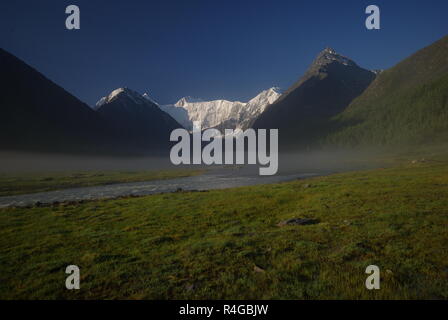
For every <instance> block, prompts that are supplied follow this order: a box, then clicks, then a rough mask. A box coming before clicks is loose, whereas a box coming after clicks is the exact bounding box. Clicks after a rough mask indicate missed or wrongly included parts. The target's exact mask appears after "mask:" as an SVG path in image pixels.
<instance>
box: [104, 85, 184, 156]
mask: <svg viewBox="0 0 448 320" xmlns="http://www.w3.org/2000/svg"><path fill="white" fill-rule="evenodd" d="M96 108H97V112H98V113H99V114H100V115H101V117H102V118H103V119H104V120H106V121H107V122H108V123H109V124H110V125H111V126H113V127H114V128H115V129H116V130H118V131H119V132H120V135H121V136H122V137H123V138H124V139H126V141H128V143H129V147H131V148H134V149H139V150H142V151H143V152H145V150H146V151H147V152H149V151H156V150H157V151H166V150H168V148H169V146H170V145H171V143H170V134H171V131H173V130H174V129H177V128H182V126H181V125H180V124H179V123H178V122H177V121H176V120H174V119H173V118H172V117H171V116H170V115H168V114H167V113H166V112H164V111H162V110H161V109H160V108H159V107H158V106H157V105H156V104H155V103H153V102H152V101H150V100H148V99H146V98H144V97H143V96H142V95H140V94H139V93H137V92H135V91H133V90H131V89H128V88H119V89H116V90H114V91H113V92H112V93H111V94H110V95H109V96H107V97H104V98H102V99H101V100H100V101H99V102H98V103H97V107H96Z"/></svg>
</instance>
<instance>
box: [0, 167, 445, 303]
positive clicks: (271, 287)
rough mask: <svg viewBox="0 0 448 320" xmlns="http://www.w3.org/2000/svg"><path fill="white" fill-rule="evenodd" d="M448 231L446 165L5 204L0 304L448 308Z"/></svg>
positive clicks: (0, 226)
mask: <svg viewBox="0 0 448 320" xmlns="http://www.w3.org/2000/svg"><path fill="white" fill-rule="evenodd" d="M290 218H312V219H315V220H316V221H317V222H318V223H316V224H312V225H291V226H289V225H287V226H282V227H280V226H278V223H279V222H281V221H284V220H287V219H290ZM447 226H448V162H446V161H425V162H416V163H413V164H411V163H407V164H402V165H398V166H395V167H393V168H387V169H375V170H370V171H359V172H350V173H342V174H334V175H330V176H325V177H317V178H310V179H305V180H295V181H293V182H287V183H280V184H271V185H260V186H251V187H242V188H235V189H228V190H215V191H208V192H178V193H170V194H158V195H152V196H145V197H140V198H125V199H116V200H107V201H91V202H85V203H80V204H74V203H66V204H58V205H54V206H49V207H33V208H8V209H1V210H0V232H1V235H2V236H1V238H0V270H1V272H0V298H1V299H13V298H20V299H35V298H36V299H103V298H107V299H117V298H125V299H329V298H330V299H447V298H448V257H447V245H448V227H447ZM71 264H75V265H77V266H79V268H80V270H81V289H80V290H73V291H69V290H67V289H65V279H66V277H67V275H66V274H65V268H66V266H68V265H71ZM371 264H374V265H377V266H378V267H379V268H380V270H381V289H379V290H371V291H370V290H367V289H366V287H365V284H364V283H365V280H366V277H367V276H368V275H367V274H365V269H366V267H367V266H368V265H371Z"/></svg>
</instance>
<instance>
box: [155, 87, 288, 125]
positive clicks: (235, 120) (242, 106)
mask: <svg viewBox="0 0 448 320" xmlns="http://www.w3.org/2000/svg"><path fill="white" fill-rule="evenodd" d="M281 93H282V92H281V90H280V89H279V88H278V87H272V88H270V89H267V90H264V91H262V92H260V93H259V94H258V95H257V96H255V97H254V98H252V99H251V100H249V101H248V102H240V101H229V100H223V99H220V100H211V101H203V100H202V99H196V98H192V97H184V98H182V99H180V100H179V101H177V102H176V103H175V104H174V105H165V106H160V108H161V109H162V110H163V111H165V112H167V113H168V114H170V115H171V116H172V117H173V118H174V119H176V120H177V121H178V122H179V123H181V124H182V125H183V126H184V127H185V128H187V129H189V130H191V129H192V124H193V122H194V121H199V122H200V123H201V127H202V129H206V128H220V129H224V128H226V129H242V130H244V129H247V128H249V127H250V125H251V124H252V123H253V121H254V120H255V118H256V117H257V116H258V115H259V114H261V113H262V112H263V111H264V109H265V108H266V107H267V106H268V105H270V104H272V103H274V102H275V100H277V99H278V98H279V97H280V95H281Z"/></svg>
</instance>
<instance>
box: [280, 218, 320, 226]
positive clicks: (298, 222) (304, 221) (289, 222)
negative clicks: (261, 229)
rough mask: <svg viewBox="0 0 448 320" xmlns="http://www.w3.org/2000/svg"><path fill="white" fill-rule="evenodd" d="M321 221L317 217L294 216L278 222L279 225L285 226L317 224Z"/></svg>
mask: <svg viewBox="0 0 448 320" xmlns="http://www.w3.org/2000/svg"><path fill="white" fill-rule="evenodd" d="M317 223H319V220H317V219H310V218H292V219H288V220H285V221H281V222H279V223H278V224H277V226H279V227H284V226H305V225H310V224H317Z"/></svg>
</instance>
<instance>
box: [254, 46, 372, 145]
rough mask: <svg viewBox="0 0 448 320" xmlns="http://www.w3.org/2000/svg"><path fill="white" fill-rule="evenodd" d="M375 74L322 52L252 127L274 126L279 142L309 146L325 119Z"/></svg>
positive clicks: (342, 57)
mask: <svg viewBox="0 0 448 320" xmlns="http://www.w3.org/2000/svg"><path fill="white" fill-rule="evenodd" d="M374 78H375V74H374V73H373V72H371V71H368V70H365V69H363V68H360V67H359V66H358V65H357V64H356V63H355V62H353V61H352V60H350V59H348V58H346V57H344V56H341V55H339V54H337V53H336V52H335V51H334V50H333V49H329V48H327V49H325V50H324V51H322V52H321V53H320V54H319V55H318V56H317V58H316V59H315V61H314V62H313V64H312V65H311V66H310V68H309V69H308V71H307V72H306V73H305V75H304V76H303V77H302V78H301V79H300V80H299V81H298V82H297V83H295V84H294V85H293V86H292V87H291V88H289V89H288V90H287V91H286V92H285V93H284V94H283V95H282V96H281V97H280V98H279V99H278V100H277V101H276V102H275V103H273V104H272V105H271V106H269V107H268V108H267V109H266V110H265V111H264V112H263V113H262V114H261V115H260V116H259V117H258V119H257V120H256V121H255V123H254V125H253V127H254V128H267V129H269V128H278V129H279V139H280V144H281V145H282V146H283V147H288V148H303V147H311V146H312V145H314V141H315V139H316V138H317V137H319V136H320V134H322V132H321V130H320V128H325V127H326V123H327V121H328V120H329V119H330V118H331V117H332V116H334V115H336V114H338V113H339V112H341V111H342V110H343V109H344V108H346V107H347V106H348V104H349V103H350V102H351V101H352V100H353V99H354V98H355V97H357V96H358V95H360V94H361V93H362V92H363V91H364V90H365V88H366V87H367V86H368V85H369V84H370V83H371V82H372V81H373V79H374Z"/></svg>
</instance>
